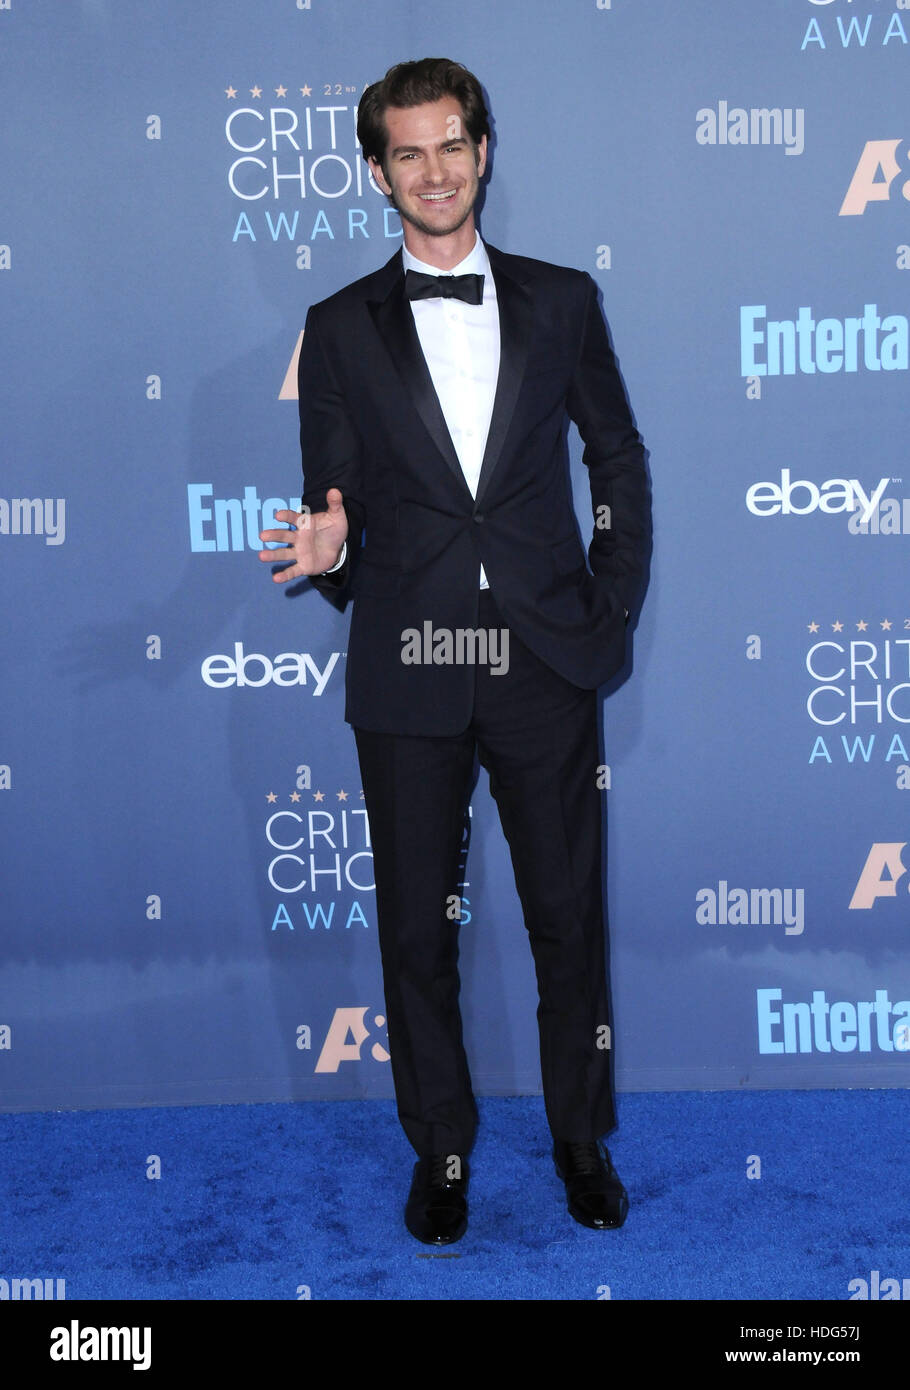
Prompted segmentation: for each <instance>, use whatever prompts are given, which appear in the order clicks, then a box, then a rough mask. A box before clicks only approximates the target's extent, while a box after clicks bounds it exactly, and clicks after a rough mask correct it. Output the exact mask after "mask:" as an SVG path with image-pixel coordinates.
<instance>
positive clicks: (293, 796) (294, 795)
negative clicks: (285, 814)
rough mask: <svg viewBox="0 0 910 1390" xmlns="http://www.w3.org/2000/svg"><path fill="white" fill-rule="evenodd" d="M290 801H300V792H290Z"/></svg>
mask: <svg viewBox="0 0 910 1390" xmlns="http://www.w3.org/2000/svg"><path fill="white" fill-rule="evenodd" d="M291 800H292V801H299V800H300V792H291Z"/></svg>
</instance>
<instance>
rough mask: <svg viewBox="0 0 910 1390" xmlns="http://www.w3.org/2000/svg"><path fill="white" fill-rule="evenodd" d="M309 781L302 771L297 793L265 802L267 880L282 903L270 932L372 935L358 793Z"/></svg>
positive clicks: (367, 848) (366, 837) (270, 795)
mask: <svg viewBox="0 0 910 1390" xmlns="http://www.w3.org/2000/svg"><path fill="white" fill-rule="evenodd" d="M311 781H312V779H311V774H310V769H309V768H308V767H306V766H301V767H300V768H298V774H297V780H296V784H295V789H294V791H292V792H289V793H285V794H283V795H280V794H279V793H277V792H275V791H269V792H267V793H266V795H265V802H266V810H265V815H264V821H265V845H266V850H267V856H268V858H267V864H266V878H267V880H268V885H269V888H270V889H271V890H272V891H273V892H274V893H277V894H278V895H279V901H278V903H277V905H276V907H275V910H274V913H273V915H272V922H271V930H272V931H281V930H284V931H288V932H296V931H297V930H298V929H302V930H303V931H304V932H306V933H308V932H315V931H332V930H336V929H341V930H342V931H351V930H352V929H358V928H359V929H361V930H362V929H365V928H369V926H370V921H369V919H368V918H367V915H366V913H365V911H364V908H363V903H364V902H367V903H368V904H372V901H373V897H372V895H373V894H374V893H375V891H376V884H375V882H374V879H373V850H372V845H371V842H370V823H369V820H368V817H367V812H366V807H365V806H364V805H363V792H362V791H360V790H358V791H352V790H350V789H347V788H345V787H340V788H339V789H338V790H337V791H334V792H331V791H324V790H323V789H322V788H321V787H316V788H315V789H314V788H313V787H312V785H311ZM365 895H369V896H365ZM371 911H372V907H371Z"/></svg>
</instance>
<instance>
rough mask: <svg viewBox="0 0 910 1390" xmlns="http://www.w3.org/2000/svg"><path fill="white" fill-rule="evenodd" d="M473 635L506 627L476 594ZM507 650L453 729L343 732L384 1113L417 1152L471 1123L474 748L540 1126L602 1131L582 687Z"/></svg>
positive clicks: (590, 782)
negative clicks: (364, 852) (465, 1026)
mask: <svg viewBox="0 0 910 1390" xmlns="http://www.w3.org/2000/svg"><path fill="white" fill-rule="evenodd" d="M477 626H478V628H486V629H488V630H489V629H499V630H500V631H505V630H506V624H505V623H504V622H503V620H502V618H501V616H500V615H499V612H498V610H497V608H496V606H495V603H494V600H493V598H492V595H491V594H490V593H489V591H487V590H484V591H482V592H481V595H480V611H479V615H478V624H477ZM504 650H506V649H504V648H502V649H501V651H504ZM507 651H508V669H507V670H503V671H501V672H500V673H499V674H496V673H495V668H494V667H493V666H491V665H489V664H486V665H481V664H478V665H477V667H476V672H475V694H474V708H473V714H472V718H471V722H470V724H469V726H468V728H467V729H466V730H465V731H464V733H461V734H456V735H453V736H450V737H449V736H444V737H414V736H410V735H399V734H383V733H374V732H368V731H366V730H363V729H357V728H355V730H354V733H355V736H356V739H357V751H358V756H359V759H360V769H361V774H362V778H363V791H364V800H365V803H366V808H367V813H368V815H369V822H370V836H371V841H372V848H373V863H374V871H375V881H376V910H377V918H378V928H379V944H380V950H381V954H382V969H383V981H384V990H385V1001H386V1017H387V1021H388V1032H389V1051H390V1054H391V1065H392V1073H393V1077H394V1081H395V1094H396V1099H397V1103H398V1114H399V1118H400V1120H401V1123H402V1126H403V1128H404V1131H405V1134H406V1135H407V1137H408V1139H409V1140H410V1142H411V1144H412V1145H413V1147H414V1149H415V1150H416V1152H417V1154H418V1156H420V1157H425V1156H428V1155H430V1154H434V1153H459V1154H464V1153H468V1152H469V1151H470V1149H471V1146H472V1144H473V1141H474V1133H475V1127H476V1105H475V1101H474V1096H473V1092H472V1088H471V1078H470V1074H469V1071H468V1062H467V1058H466V1055H465V1050H464V1045H463V1040H462V1021H461V1012H460V1009H459V992H460V981H459V973H458V932H459V923H458V920H457V912H458V907H457V894H458V892H459V883H458V880H459V872H458V864H459V857H460V853H461V849H462V838H463V832H464V818H465V813H466V809H467V805H468V801H469V798H470V794H471V789H472V784H473V775H474V756H475V752H476V754H477V756H478V758H479V760H480V762H481V764H482V765H483V766H484V767H485V768H486V769H487V771H488V773H489V777H490V791H491V794H492V796H493V798H494V800H495V801H496V805H497V808H498V810H499V816H500V821H501V823H502V828H503V832H504V834H505V837H506V840H507V842H508V845H509V850H510V853H511V858H512V867H513V870H514V873H515V883H516V887H517V889H518V895H519V898H520V901H521V905H522V909H523V914H524V922H525V927H526V928H527V931H528V935H529V938H530V944H531V950H532V953H533V957H534V965H535V971H536V975H537V987H538V996H539V1007H538V1010H537V1020H538V1028H539V1032H540V1064H541V1077H542V1081H543V1092H544V1101H545V1105H546V1112H547V1119H548V1122H549V1125H550V1129H551V1131H552V1133H553V1135H554V1137H555V1138H557V1139H563V1140H570V1141H573V1142H578V1141H582V1142H584V1141H590V1140H593V1139H598V1138H600V1136H601V1135H603V1134H606V1133H607V1132H608V1131H609V1130H611V1129H612V1128H613V1126H614V1124H615V1114H614V1106H613V1092H612V1078H611V1066H610V1052H609V1040H610V1038H611V1033H610V1031H608V1030H609V1027H610V1018H609V1014H608V1001H607V985H606V961H605V954H606V952H605V923H604V913H603V880H602V855H603V827H602V806H601V793H600V792H599V791H598V788H597V780H598V779H597V767H598V764H599V761H600V755H599V745H598V737H597V697H596V692H595V691H591V690H581V689H579V687H577V686H575V685H572V684H570V683H569V682H568V681H566V680H564V679H563V677H561V676H560V675H558V674H557V673H556V672H555V671H553V670H551V668H550V667H548V666H546V665H545V664H544V663H543V662H542V661H540V660H539V658H538V657H536V656H535V655H534V654H533V653H532V652H531V651H529V650H528V648H527V647H525V646H524V644H523V643H522V642H520V640H519V639H518V638H517V637H516V636H515V634H514V632H511V630H510V631H509V636H508V648H507ZM502 665H503V666H505V661H503V662H502ZM475 913H476V909H475ZM476 920H477V918H476V915H475V921H476ZM473 929H474V928H471V930H473Z"/></svg>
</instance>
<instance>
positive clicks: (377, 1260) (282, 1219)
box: [0, 1090, 910, 1300]
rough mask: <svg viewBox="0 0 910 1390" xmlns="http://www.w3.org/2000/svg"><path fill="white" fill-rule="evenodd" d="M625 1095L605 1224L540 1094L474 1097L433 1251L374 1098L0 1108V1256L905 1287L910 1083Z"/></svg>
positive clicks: (133, 1270)
mask: <svg viewBox="0 0 910 1390" xmlns="http://www.w3.org/2000/svg"><path fill="white" fill-rule="evenodd" d="M619 1106H620V1110H619V1114H620V1128H619V1130H618V1131H617V1133H616V1134H615V1135H614V1136H613V1137H612V1138H611V1140H610V1151H611V1153H612V1155H613V1159H614V1162H615V1164H616V1167H617V1169H618V1170H619V1173H620V1175H621V1176H622V1178H623V1180H624V1182H625V1184H626V1186H627V1188H628V1190H629V1197H630V1202H631V1207H630V1214H629V1218H628V1221H627V1223H626V1225H625V1227H624V1228H623V1229H622V1230H621V1231H618V1232H603V1233H601V1232H595V1231H588V1230H585V1229H583V1228H582V1227H579V1226H577V1225H576V1224H575V1222H573V1221H572V1220H571V1218H570V1217H569V1215H568V1213H567V1212H566V1209H565V1196H564V1192H563V1188H562V1184H561V1183H560V1182H559V1180H558V1178H557V1177H556V1175H555V1173H554V1171H553V1167H552V1163H551V1161H550V1158H549V1139H548V1131H547V1128H546V1122H545V1118H544V1114H543V1104H542V1101H541V1100H540V1099H539V1098H537V1097H530V1098H498V1099H487V1100H482V1101H481V1102H480V1114H481V1128H480V1135H479V1139H478V1142H477V1146H476V1148H475V1151H474V1154H473V1159H472V1178H471V1189H470V1196H471V1220H470V1226H469V1230H468V1233H467V1235H466V1236H465V1237H464V1239H463V1240H462V1241H461V1242H459V1244H458V1245H456V1246H453V1247H450V1248H449V1249H447V1250H445V1251H442V1252H437V1251H432V1250H429V1249H428V1248H427V1247H424V1246H422V1245H420V1244H418V1242H416V1241H414V1240H413V1239H412V1238H411V1237H410V1236H409V1235H408V1233H407V1232H406V1230H405V1229H404V1226H403V1224H402V1220H401V1209H402V1206H403V1203H404V1198H405V1196H406V1193H407V1187H408V1183H409V1180H410V1172H411V1166H412V1163H413V1155H412V1153H411V1150H410V1148H409V1147H408V1145H407V1143H406V1141H405V1139H404V1137H403V1135H402V1133H401V1130H400V1128H399V1125H398V1121H397V1117H396V1115H395V1109H394V1105H393V1104H392V1103H391V1102H388V1101H347V1102H325V1103H321V1102H320V1103H316V1102H307V1103H305V1104H299V1105H290V1104H288V1105H256V1106H220V1107H210V1108H209V1107H194V1108H185V1109H172V1108H167V1109H141V1110H112V1111H97V1112H80V1111H76V1112H63V1113H54V1114H6V1115H0V1198H2V1210H3V1212H4V1213H5V1216H4V1221H3V1227H4V1229H3V1235H2V1246H0V1250H2V1253H0V1279H5V1280H11V1279H13V1278H17V1279H19V1278H42V1279H45V1278H53V1279H65V1280H66V1298H67V1299H68V1300H70V1299H105V1300H108V1299H130V1300H132V1299H269V1300H273V1299H274V1300H284V1299H291V1300H293V1299H296V1298H299V1297H301V1295H302V1292H303V1290H304V1286H305V1289H307V1290H309V1296H310V1297H311V1298H313V1299H392V1300H408V1299H434V1300H435V1299H455V1300H500V1299H502V1300H524V1299H560V1300H565V1299H574V1300H585V1299H588V1300H590V1299H598V1298H606V1297H610V1298H612V1299H615V1300H623V1299H625V1300H629V1299H636V1300H637V1299H699V1300H701V1299H824V1300H829V1299H831V1300H838V1299H847V1298H849V1297H850V1290H849V1289H848V1285H849V1283H850V1281H851V1280H854V1279H866V1280H869V1279H870V1277H871V1272H872V1271H873V1270H877V1271H878V1276H877V1277H878V1279H879V1280H884V1279H886V1278H892V1279H899V1280H903V1279H907V1280H908V1284H907V1286H906V1287H907V1289H908V1290H910V1213H908V1206H907V1198H906V1185H905V1178H904V1174H905V1167H906V1144H907V1133H908V1130H910V1094H908V1093H907V1092H906V1091H893V1090H892V1091H821V1092H804V1091H781V1092H767V1091H766V1092H747V1093H740V1092H713V1093H701V1092H686V1093H671V1094H654V1093H650V1094H641V1095H624V1096H621V1097H620V1098H619ZM753 1156H754V1157H757V1158H758V1159H759V1160H760V1173H761V1176H760V1177H757V1176H756V1177H752V1178H750V1177H748V1176H747V1172H748V1171H749V1169H750V1160H751V1171H752V1172H753V1173H755V1172H757V1171H758V1169H757V1165H756V1164H755V1162H754V1157H753ZM155 1157H157V1159H158V1160H159V1161H160V1177H151V1178H150V1177H148V1176H147V1173H148V1172H149V1171H152V1172H154V1171H155V1165H154V1158H155ZM607 1291H609V1292H607ZM303 1296H306V1295H305V1293H303Z"/></svg>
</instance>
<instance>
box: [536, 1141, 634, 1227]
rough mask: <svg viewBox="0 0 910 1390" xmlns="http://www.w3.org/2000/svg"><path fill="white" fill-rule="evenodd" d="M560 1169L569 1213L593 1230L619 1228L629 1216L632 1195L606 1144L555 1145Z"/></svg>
mask: <svg viewBox="0 0 910 1390" xmlns="http://www.w3.org/2000/svg"><path fill="white" fill-rule="evenodd" d="M553 1160H554V1162H555V1164H556V1171H557V1173H558V1174H559V1176H560V1177H561V1178H562V1180H563V1182H564V1183H565V1185H566V1196H567V1198H568V1201H569V1213H570V1215H572V1216H574V1218H575V1220H576V1221H579V1222H580V1223H581V1225H582V1226H589V1227H590V1228H591V1230H593V1231H610V1230H616V1228H617V1227H618V1226H621V1225H622V1223H623V1222H624V1221H625V1219H626V1213H627V1212H628V1210H629V1199H628V1197H627V1196H626V1190H625V1188H624V1187H623V1185H622V1183H621V1182H620V1180H619V1175H618V1174H617V1172H616V1169H615V1168H614V1167H613V1164H612V1162H611V1159H610V1154H609V1152H608V1150H607V1149H605V1148H604V1146H603V1145H602V1144H599V1143H591V1144H570V1143H566V1142H564V1141H563V1140H560V1139H557V1140H556V1141H555V1143H554V1145H553Z"/></svg>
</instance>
